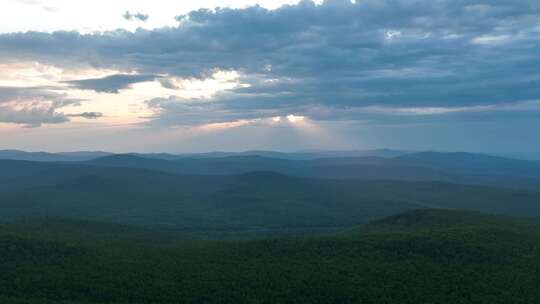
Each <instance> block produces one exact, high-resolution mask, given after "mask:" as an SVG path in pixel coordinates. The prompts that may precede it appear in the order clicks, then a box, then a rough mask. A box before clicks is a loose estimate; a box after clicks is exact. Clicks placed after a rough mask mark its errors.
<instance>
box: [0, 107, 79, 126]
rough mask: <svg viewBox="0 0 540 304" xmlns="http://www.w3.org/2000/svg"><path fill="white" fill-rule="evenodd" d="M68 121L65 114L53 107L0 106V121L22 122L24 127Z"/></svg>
mask: <svg viewBox="0 0 540 304" xmlns="http://www.w3.org/2000/svg"><path fill="white" fill-rule="evenodd" d="M68 121H69V119H68V118H67V117H66V115H64V114H63V113H58V112H56V111H55V108H47V107H45V108H40V107H37V108H22V109H14V108H11V107H8V106H0V122H5V123H14V124H22V125H25V126H26V127H31V128H37V127H40V126H41V125H42V124H59V123H65V122H68Z"/></svg>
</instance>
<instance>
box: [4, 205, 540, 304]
mask: <svg viewBox="0 0 540 304" xmlns="http://www.w3.org/2000/svg"><path fill="white" fill-rule="evenodd" d="M103 231H108V233H105V234H104V233H103ZM539 248H540V224H539V223H538V222H536V221H531V220H524V219H517V218H509V217H498V216H491V215H482V214H478V213H469V212H464V211H450V210H419V211H409V212H407V213H403V214H399V215H396V216H393V217H390V218H387V219H382V220H379V221H377V222H374V223H372V224H370V225H368V226H365V227H363V228H362V227H359V228H357V229H353V230H351V231H350V232H348V233H341V234H339V235H334V236H330V235H327V236H322V237H288V238H272V239H266V240H251V241H201V240H186V239H177V238H175V237H172V236H170V235H165V237H163V236H162V235H161V234H159V233H157V232H152V231H145V230H140V229H134V228H129V227H125V226H117V225H110V224H106V223H99V222H87V221H84V222H78V221H64V220H53V221H51V220H49V222H44V221H39V222H37V223H36V222H17V223H12V224H5V225H3V226H1V227H0V269H1V270H2V271H1V272H0V302H1V303H6V304H15V303H17V304H19V303H28V304H34V303H39V304H42V303H45V304H47V303H75V304H83V303H84V304H105V303H122V304H124V303H125V304H127V303H141V304H142V303H179V302H180V303H323V304H326V303H373V304H375V303H404V304H408V303H410V304H418V303H486V304H488V303H489V304H493V303H501V304H502V303H504V304H506V303H535V302H536V300H537V299H538V298H539V297H540V289H539V288H538V282H539V280H540V251H539V250H540V249H539Z"/></svg>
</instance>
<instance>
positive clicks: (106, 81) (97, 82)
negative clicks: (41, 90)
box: [65, 74, 159, 94]
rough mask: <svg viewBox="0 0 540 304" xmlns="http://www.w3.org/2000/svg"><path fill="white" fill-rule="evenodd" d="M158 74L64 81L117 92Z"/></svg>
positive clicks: (83, 88)
mask: <svg viewBox="0 0 540 304" xmlns="http://www.w3.org/2000/svg"><path fill="white" fill-rule="evenodd" d="M156 78H159V76H155V75H129V74H117V75H111V76H106V77H103V78H92V79H81V80H71V81H66V82H65V83H67V84H69V85H71V86H72V87H73V88H77V89H81V90H93V91H96V92H100V93H114V94H118V93H119V91H120V90H122V89H127V88H129V87H130V86H131V85H132V84H134V83H139V82H146V81H152V80H154V79H156Z"/></svg>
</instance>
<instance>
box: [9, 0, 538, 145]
mask: <svg viewBox="0 0 540 304" xmlns="http://www.w3.org/2000/svg"><path fill="white" fill-rule="evenodd" d="M0 20H2V22H1V23H0V149H2V148H17V149H25V150H47V151H73V150H107V151H115V152H125V151H141V152H146V151H167V152H193V151H209V150H221V151H224V150H225V151H237V150H248V149H272V150H298V149H332V150H336V149H369V148H381V147H387V148H398V149H418V150H420V149H435V150H447V151H457V150H461V151H483V152H519V151H526V152H540V135H539V134H540V52H539V51H538V50H540V1H536V0H357V1H349V0H326V1H316V2H313V1H309V0H303V1H293V0H283V1H274V0H261V1H250V0H239V1H235V0H221V1H217V0H216V1H212V0H208V1H187V0H153V1H149V0H122V1H120V0H106V1H105V0H94V1H83V0H69V1H67V0H2V10H0Z"/></svg>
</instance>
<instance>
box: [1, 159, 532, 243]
mask: <svg viewBox="0 0 540 304" xmlns="http://www.w3.org/2000/svg"><path fill="white" fill-rule="evenodd" d="M157 161H159V162H162V161H163V160H157ZM341 161H343V160H341ZM164 162H166V161H164ZM21 164H22V165H23V166H22V167H21V168H26V169H25V170H26V171H25V170H18V171H17V172H19V174H20V176H19V177H18V178H15V179H13V180H9V179H6V182H5V183H4V184H3V185H4V187H7V186H11V188H9V187H8V188H9V189H4V190H3V191H0V210H1V213H0V220H11V219H22V218H27V219H31V218H39V217H68V218H73V219H85V220H99V221H109V222H115V223H119V224H128V225H135V226H141V227H147V228H159V229H168V230H171V231H174V232H176V233H180V234H189V235H198V236H209V237H239V236H254V235H257V236H263V235H275V234H291V233H292V234H299V233H315V232H322V231H324V232H331V231H336V230H343V229H347V228H348V227H351V226H356V225H361V224H364V223H366V222H368V221H370V220H374V219H378V218H382V217H386V216H390V215H393V214H396V213H399V212H403V211H406V210H411V209H417V208H459V209H468V210H476V211H482V212H488V213H495V214H504V215H516V216H528V217H540V204H539V203H538V202H539V201H540V192H537V191H529V190H515V189H504V188H494V187H485V186H473V185H460V184H452V183H442V182H405V181H365V180H355V179H345V180H332V179H312V178H303V177H292V176H287V175H283V174H280V173H275V172H265V171H258V172H250V173H244V174H238V175H228V176H221V175H209V176H204V175H178V174H173V173H166V172H160V171H151V170H147V169H133V168H120V167H96V166H89V165H68V164H56V165H54V166H53V165H51V163H38V166H32V164H33V163H26V162H22V163H20V162H17V163H16V164H15V165H16V166H15V167H17V166H19V165H21ZM5 178H6V177H5ZM14 184H16V187H15V186H14ZM1 189H2V188H1V187H0V190H1Z"/></svg>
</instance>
